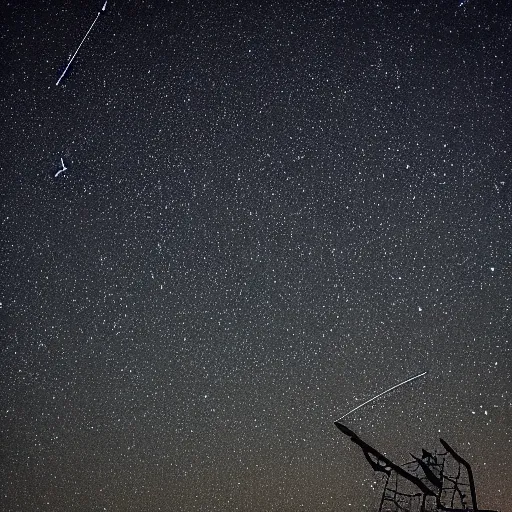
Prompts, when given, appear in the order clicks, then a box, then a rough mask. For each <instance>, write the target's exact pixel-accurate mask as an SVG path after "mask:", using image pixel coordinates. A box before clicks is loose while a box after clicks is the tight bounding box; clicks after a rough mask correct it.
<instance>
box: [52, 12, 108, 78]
mask: <svg viewBox="0 0 512 512" xmlns="http://www.w3.org/2000/svg"><path fill="white" fill-rule="evenodd" d="M106 7H107V2H105V3H104V4H103V7H102V9H101V11H98V14H96V18H94V21H93V22H92V25H91V26H90V27H89V30H88V31H87V34H85V36H84V38H83V39H82V41H81V43H80V44H79V45H78V48H77V49H76V52H75V53H74V54H73V57H71V59H70V61H69V62H68V65H67V66H66V69H65V70H64V71H63V72H62V75H60V77H59V79H58V80H57V83H56V84H55V85H59V84H60V81H61V80H62V79H63V78H64V75H65V74H66V72H67V70H68V69H69V66H71V63H72V62H73V60H75V57H76V54H77V53H78V51H79V50H80V48H81V47H82V45H83V44H84V41H85V40H86V39H87V36H88V35H89V32H90V31H91V30H92V27H94V24H95V23H96V21H98V18H99V17H100V14H101V13H102V11H104V10H105V8H106Z"/></svg>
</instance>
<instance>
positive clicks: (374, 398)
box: [338, 372, 427, 421]
mask: <svg viewBox="0 0 512 512" xmlns="http://www.w3.org/2000/svg"><path fill="white" fill-rule="evenodd" d="M426 373H427V372H423V373H420V374H419V375H416V376H415V377H411V378H410V379H407V380H404V381H403V382H400V384H396V385H395V386H393V387H391V388H389V389H386V391H383V392H382V393H379V394H378V395H377V396H374V397H373V398H370V400H366V402H364V403H362V404H361V405H358V406H357V407H354V409H352V410H351V411H348V412H347V413H346V414H344V415H343V416H342V417H341V418H340V420H342V419H343V418H345V417H346V416H348V415H349V414H352V413H353V412H355V411H357V409H360V408H361V407H363V405H366V404H369V403H370V402H373V401H374V400H377V398H379V397H381V396H382V395H385V394H386V393H389V392H390V391H393V389H396V388H399V387H400V386H403V385H404V384H407V383H408V382H411V381H412V380H415V379H419V378H420V377H423V375H426ZM338 421H339V420H338Z"/></svg>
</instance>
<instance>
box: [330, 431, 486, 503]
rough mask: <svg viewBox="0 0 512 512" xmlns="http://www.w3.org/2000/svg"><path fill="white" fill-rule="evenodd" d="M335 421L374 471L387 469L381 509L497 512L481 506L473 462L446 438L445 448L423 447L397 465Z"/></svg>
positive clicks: (442, 442) (384, 471)
mask: <svg viewBox="0 0 512 512" xmlns="http://www.w3.org/2000/svg"><path fill="white" fill-rule="evenodd" d="M334 424H335V425H336V426H337V427H338V428H339V429H340V430H341V432H343V434H345V435H347V436H348V437H350V439H351V440H352V441H353V442H354V443H355V444H357V445H358V446H359V447H360V448H361V449H362V451H363V454H364V456H365V458H366V460H367V461H368V462H369V464H370V466H371V467H372V469H373V470H374V471H376V472H381V473H384V475H385V476H384V480H385V485H384V490H383V493H382V498H381V500H380V505H379V512H443V511H446V512H494V511H491V510H483V509H479V508H478V505H477V497H476V490H475V481H474V479H473V472H472V470H471V466H470V464H469V463H468V462H467V461H466V460H464V459H463V458H462V457H461V456H460V455H459V454H458V453H457V452H456V451H455V450H454V449H453V448H452V447H451V446H450V445H449V444H448V443H447V442H446V441H443V440H442V439H440V441H441V444H442V446H443V448H444V450H445V451H444V452H441V453H433V454H432V453H430V452H428V451H426V450H423V453H422V455H421V457H416V456H414V455H411V456H412V457H413V460H412V461H411V462H407V463H406V464H403V465H401V466H398V465H397V464H395V463H394V462H392V461H391V460H389V459H388V458H387V457H385V456H384V455H383V454H382V453H380V452H379V451H378V450H376V449H375V448H373V447H372V446H370V445H369V444H368V443H365V442H364V441H363V440H362V439H361V438H360V437H359V436H358V435H357V434H356V433H355V432H353V431H352V430H350V429H349V428H348V427H346V426H345V425H342V424H341V423H339V422H338V421H336V422H335V423H334Z"/></svg>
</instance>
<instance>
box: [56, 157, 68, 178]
mask: <svg viewBox="0 0 512 512" xmlns="http://www.w3.org/2000/svg"><path fill="white" fill-rule="evenodd" d="M60 163H61V164H62V169H59V170H58V171H57V174H56V175H55V177H57V176H58V175H59V174H60V173H61V172H64V171H67V170H68V168H67V167H66V166H65V165H64V160H62V158H61V159H60Z"/></svg>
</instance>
